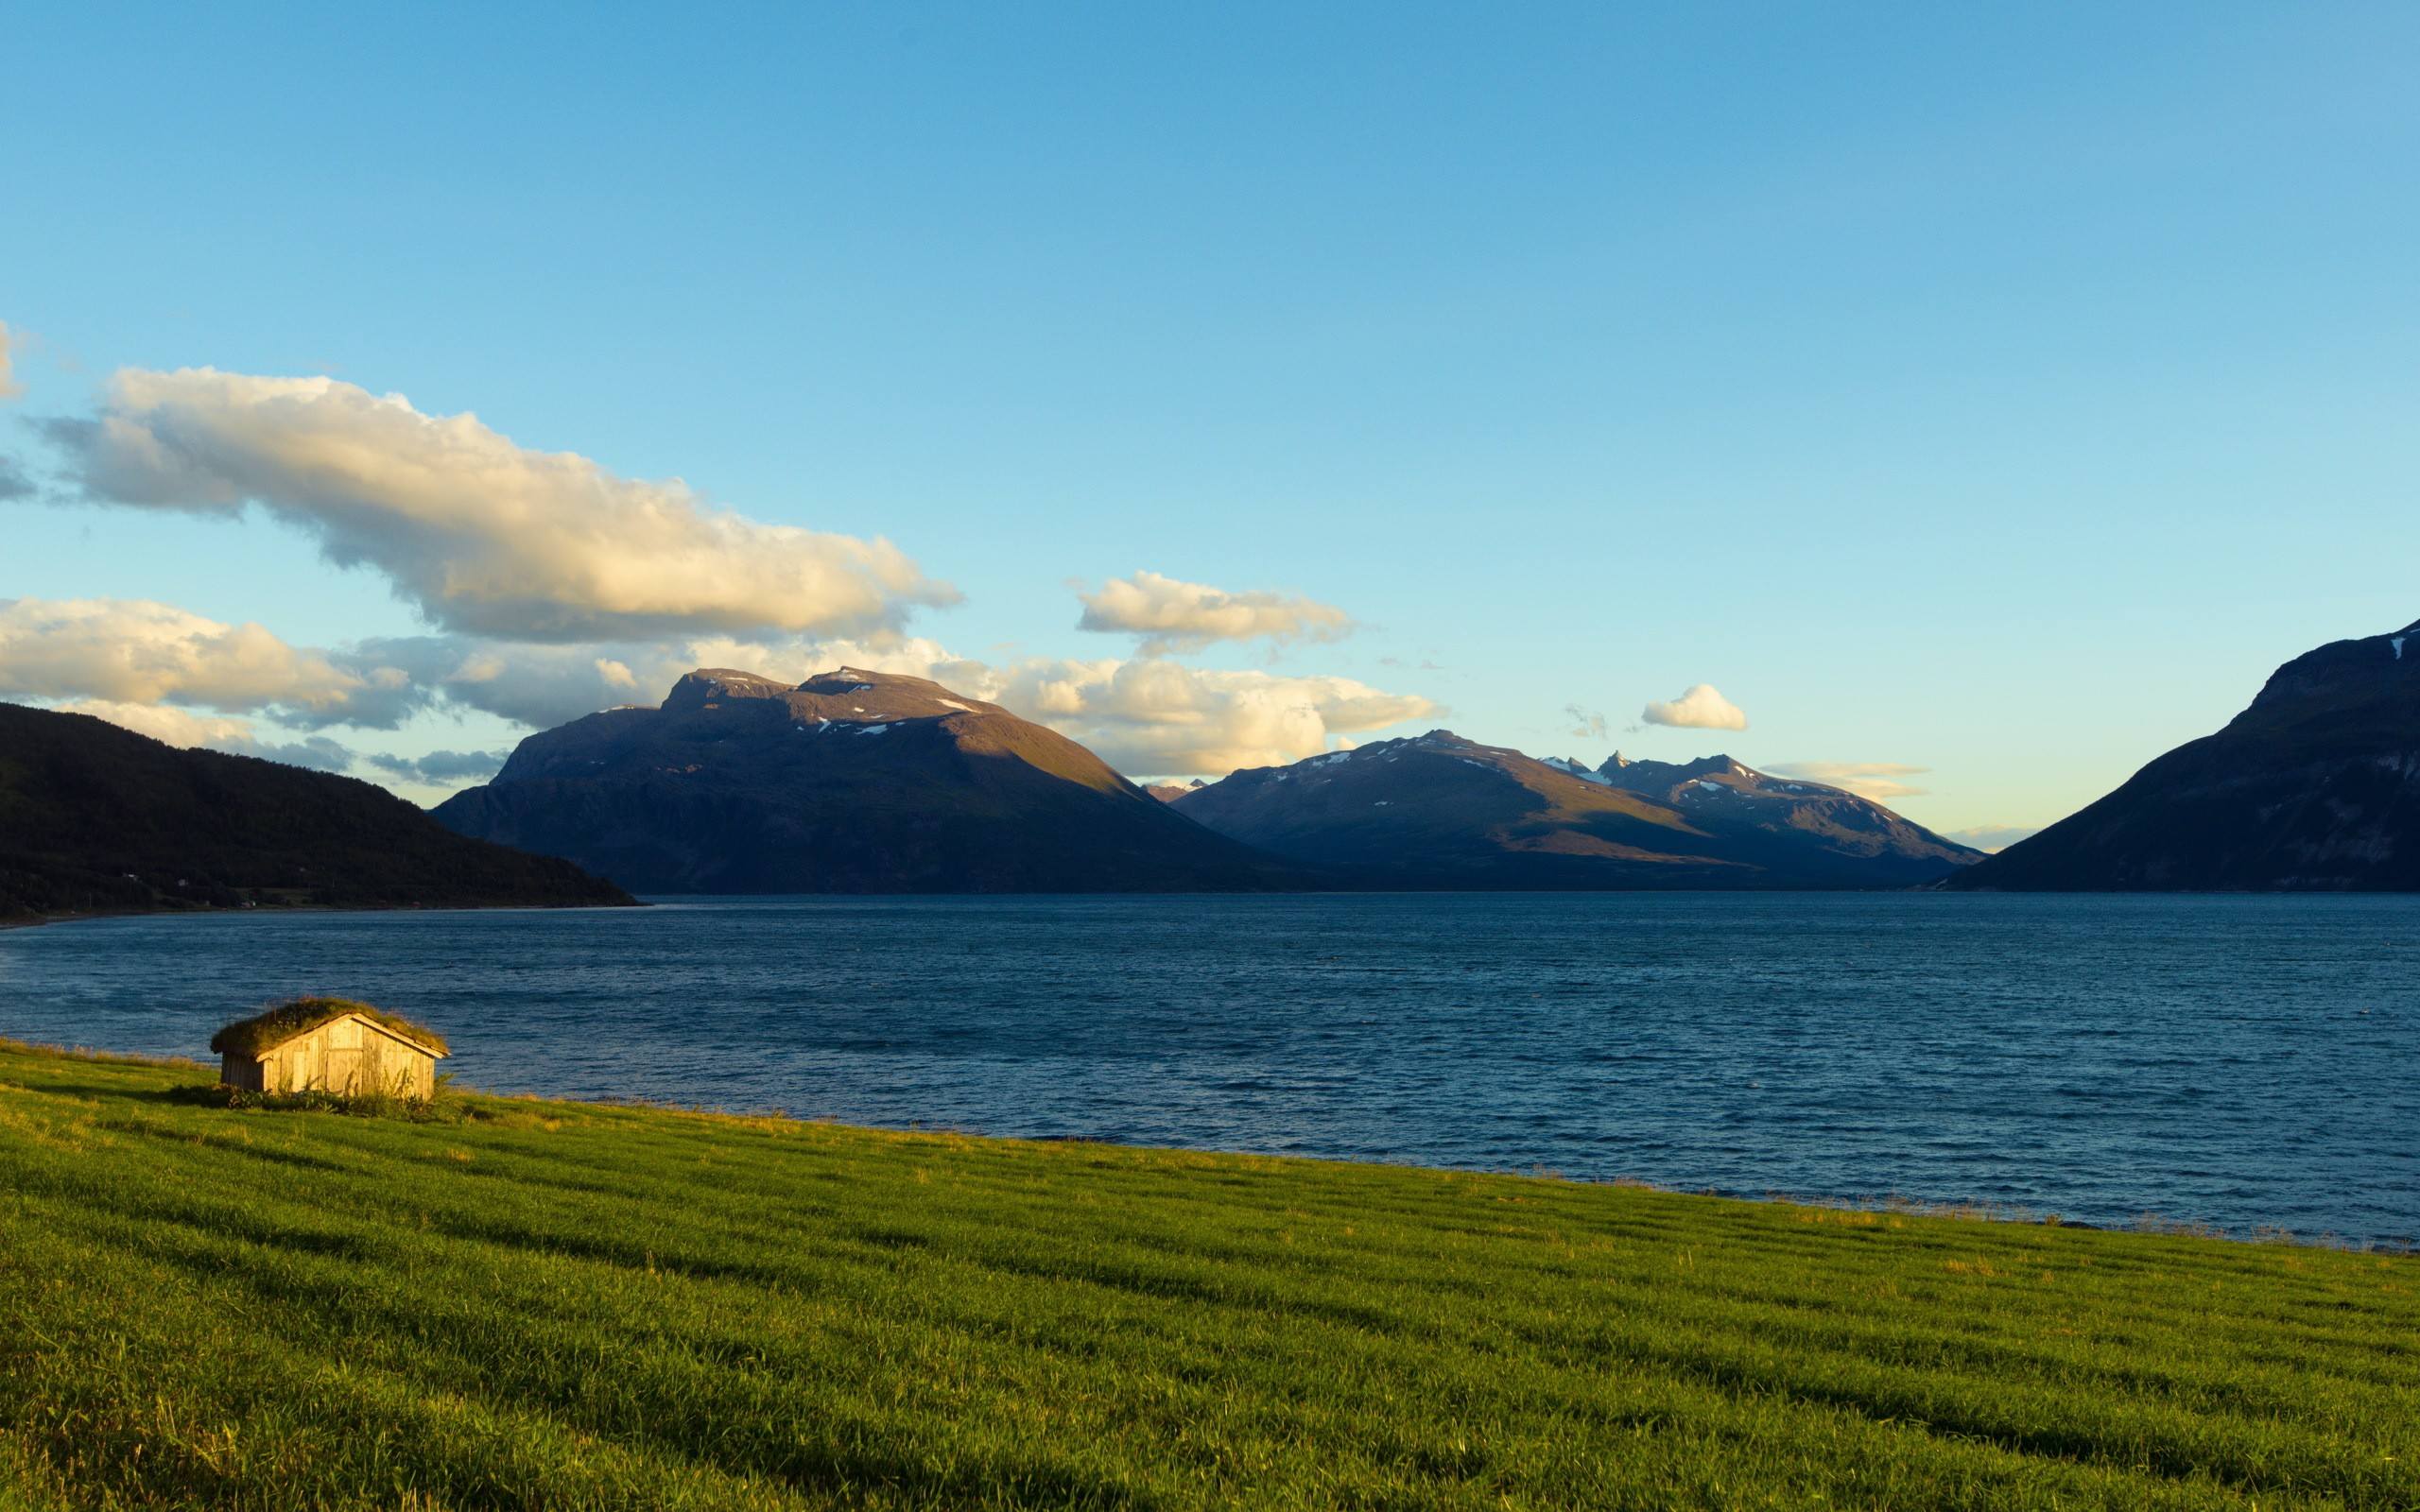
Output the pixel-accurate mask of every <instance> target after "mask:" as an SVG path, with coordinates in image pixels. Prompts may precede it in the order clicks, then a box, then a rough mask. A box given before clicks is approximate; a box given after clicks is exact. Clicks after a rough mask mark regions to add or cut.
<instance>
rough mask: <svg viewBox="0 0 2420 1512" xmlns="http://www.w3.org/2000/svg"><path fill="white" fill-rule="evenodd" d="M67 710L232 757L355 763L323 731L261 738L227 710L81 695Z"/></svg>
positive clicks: (322, 768) (319, 767)
mask: <svg viewBox="0 0 2420 1512" xmlns="http://www.w3.org/2000/svg"><path fill="white" fill-rule="evenodd" d="M57 707H58V708H60V709H61V710H63V711H65V712H66V713H76V714H91V715H92V716H93V717H94V718H95V719H106V720H108V721H109V722H110V723H111V724H113V725H116V726H119V727H120V728H122V729H126V730H133V731H134V732H135V733H136V734H138V735H148V736H150V737H151V738H152V739H153V740H156V741H159V742H161V743H163V744H164V745H169V746H176V747H197V746H198V747H202V748H203V749H205V750H216V751H225V752H226V753H227V754H229V755H231V756H257V757H260V758H261V759H262V760H264V761H272V762H284V763H285V765H288V766H307V767H309V768H310V769H311V770H313V771H316V772H341V771H343V770H345V769H346V768H347V767H349V766H351V765H353V752H352V751H350V750H348V749H346V748H345V747H343V746H342V745H341V744H339V743H337V741H334V740H330V739H329V738H328V737H326V736H325V735H313V736H310V737H308V738H306V739H303V740H298V741H288V742H284V743H277V742H271V741H265V740H262V739H261V738H260V737H259V736H257V735H255V734H254V733H253V732H252V727H251V724H250V723H248V722H247V721H245V720H241V719H230V718H227V717H225V716H223V715H215V714H197V713H191V712H189V711H187V710H183V709H176V708H171V707H168V706H167V705H164V704H147V703H118V702H114V701H112V700H110V699H106V698H79V699H77V700H75V701H74V702H71V703H62V704H60V705H57Z"/></svg>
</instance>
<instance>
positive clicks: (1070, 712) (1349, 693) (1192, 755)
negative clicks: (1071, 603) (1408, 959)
mask: <svg viewBox="0 0 2420 1512" xmlns="http://www.w3.org/2000/svg"><path fill="white" fill-rule="evenodd" d="M972 691H976V692H977V693H978V694H979V695H980V696H983V697H985V698H988V699H990V700H992V701H993V702H995V703H998V704H1000V705H1002V706H1003V707H1005V708H1007V709H1010V710H1011V711H1013V712H1014V713H1020V714H1023V715H1025V716H1026V717H1027V718H1029V719H1033V720H1036V721H1039V722H1040V723H1043V724H1046V725H1048V726H1050V727H1051V728H1052V729H1054V730H1058V731H1059V732H1060V733H1061V734H1063V735H1065V736H1067V737H1068V738H1070V739H1072V740H1076V741H1079V742H1080V743H1082V744H1083V745H1086V746H1089V747H1092V748H1093V750H1094V751H1096V752H1097V753H1098V754H1099V756H1100V758H1101V759H1102V760H1103V761H1106V762H1108V763H1109V764H1110V765H1112V766H1115V767H1116V768H1117V769H1118V770H1119V771H1121V772H1125V773H1127V774H1129V775H1132V776H1151V777H1159V776H1196V775H1199V776H1209V777H1219V776H1224V775H1225V774H1226V773H1228V772H1231V771H1234V770H1235V769H1236V768H1237V767H1241V766H1274V765H1282V764H1284V763H1287V762H1293V761H1300V760H1301V759H1302V758H1304V757H1305V756H1316V755H1318V754H1319V753H1320V752H1322V751H1323V750H1328V749H1331V748H1333V747H1334V742H1335V737H1338V736H1340V735H1345V734H1359V733H1365V732H1367V731H1370V730H1383V729H1385V728H1386V727H1388V726H1390V725H1395V724H1400V723H1402V722H1403V721H1405V720H1407V719H1418V718H1423V717H1425V716H1426V715H1429V714H1432V713H1436V712H1437V707H1436V705H1434V704H1432V703H1430V702H1429V701H1428V700H1427V699H1426V698H1423V697H1419V696H1415V695H1409V694H1392V693H1386V692H1382V691H1381V690H1379V689H1376V688H1373V687H1370V686H1368V685H1367V684H1364V683H1360V682H1356V681H1354V680H1352V679H1349V678H1326V677H1280V676H1277V675H1275V674H1272V673H1267V672H1213V671H1202V670H1200V669H1198V668H1194V667H1186V666H1180V665H1178V664H1177V663H1175V662H1164V661H1159V660H1156V659H1148V658H1147V659H1143V660H1139V661H1132V662H1121V661H1103V662H1022V663H1019V664H1017V665H1014V666H1011V667H1009V668H1005V669H1003V670H1001V671H1000V672H998V673H996V674H994V683H993V685H992V686H991V687H989V688H981V689H976V690H972Z"/></svg>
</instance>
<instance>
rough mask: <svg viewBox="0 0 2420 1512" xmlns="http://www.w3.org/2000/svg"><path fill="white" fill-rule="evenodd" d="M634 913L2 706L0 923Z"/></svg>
mask: <svg viewBox="0 0 2420 1512" xmlns="http://www.w3.org/2000/svg"><path fill="white" fill-rule="evenodd" d="M631 902H634V900H633V899H631V897H630V895H629V894H627V893H626V892H624V891H623V890H622V889H621V888H619V887H616V886H614V885H612V884H610V883H607V882H604V881H602V880H600V879H598V878H596V877H593V876H589V875H587V874H586V873H584V872H582V871H580V870H579V868H575V867H573V866H572V865H570V864H569V863H567V862H563V861H561V860H557V859H553V858H550V857H544V856H536V855H530V854H527V853H526V852H522V851H512V850H509V849H507V848H505V847H502V846H496V845H490V844H486V843H484V842H481V841H477V840H473V839H466V838H464V837H462V836H460V835H458V834H456V833H452V832H450V831H449V830H447V829H445V828H444V827H443V826H441V825H440V824H438V823H437V822H436V820H434V819H433V818H431V817H430V816H428V815H427V814H425V813H423V811H422V810H420V809H419V808H417V807H415V806H414V805H412V804H411V803H408V802H406V800H404V799H400V798H397V797H396V796H395V795H393V794H392V793H389V792H388V791H387V790H386V789H385V788H383V787H379V786H377V785H375V784H373V783H370V782H360V781H358V780H356V779H354V778H350V777H338V776H335V775H332V774H330V773H326V772H313V771H305V770H303V769H302V767H299V766H288V765H284V764H282V763H278V762H271V761H263V760H261V759H259V758H257V757H252V756H234V755H229V754H226V753H223V752H220V751H212V750H181V749H178V748H176V747H171V746H167V745H164V744H163V743H162V742H160V741H157V740H154V739H152V738H151V737H149V736H147V735H142V734H137V733H136V732H134V731H133V730H126V729H122V728H120V727H119V726H116V725H113V724H111V723H109V722H108V721H106V720H101V719H96V718H94V717H93V716H91V715H89V714H79V713H65V712H62V711H60V710H53V709H33V708H27V707H26V706H24V705H21V704H9V703H0V915H9V916H16V917H26V916H34V917H40V916H45V915H69V914H89V913H147V912H161V911H176V910H187V909H203V908H245V907H263V906H268V907H275V906H299V907H315V908H392V907H512V906H522V907H531V906H597V905H605V904H629V903H631Z"/></svg>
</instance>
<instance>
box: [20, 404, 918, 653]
mask: <svg viewBox="0 0 2420 1512" xmlns="http://www.w3.org/2000/svg"><path fill="white" fill-rule="evenodd" d="M44 429H45V431H46V432H47V434H49V435H50V437H51V438H53V439H54V440H55V441H56V442H58V443H59V444H60V445H61V446H62V447H63V448H64V449H65V450H66V451H67V452H68V454H69V455H70V457H71V459H72V461H73V464H74V466H75V469H76V472H77V473H78V476H79V478H80V481H81V484H82V487H83V490H84V491H85V494H86V495H87V497H89V498H92V499H94V500H97V501H101V502H108V503H116V504H124V505H131V506H138V507H154V508H173V509H185V510H192V511H196V512H199V513H205V514H236V513H240V512H241V511H242V510H243V509H244V507H246V506H247V504H249V503H257V504H258V505H260V506H261V507H263V508H265V509H267V510H268V512H269V513H270V514H271V515H273V516H275V517H276V518H278V519H280V520H283V521H285V522H286V523H288V524H293V525H296V526H298V527H300V528H302V529H303V530H306V531H308V532H310V533H311V534H313V535H315V536H316V537H318V539H319V541H320V551H321V553H322V554H323V555H324V556H325V557H326V558H328V560H330V561H331V562H334V563H336V564H337V565H338V566H343V567H351V566H355V565H368V566H371V567H373V568H375V569H377V570H378V571H379V572H381V573H384V574H385V575H386V576H388V577H389V579H390V580H391V581H392V582H393V584H394V587H395V589H396V592H397V593H399V594H401V595H402V596H403V597H404V598H406V600H408V601H409V602H411V603H413V604H414V605H416V606H418V608H419V609H420V610H421V611H422V612H423V613H424V614H425V615H427V616H428V618H429V619H430V620H431V621H432V622H434V623H435V624H437V625H439V626H440V627H444V628H447V629H452V630H457V631H462V632H468V633H472V634H479V635H493V636H500V637H507V638H512V639H520V640H529V641H575V640H584V639H585V640H605V639H613V638H615V637H648V636H657V635H667V634H678V633H682V632H684V631H685V632H688V633H692V634H696V633H712V632H722V633H735V632H747V631H753V630H765V629H770V630H775V631H787V632H793V633H796V632H814V633H826V634H830V633H847V634H859V633H864V632H866V631H869V630H874V629H878V628H883V627H892V626H895V625H896V624H897V623H898V622H899V621H900V620H901V619H902V618H903V617H904V616H905V615H906V614H907V612H908V610H910V609H911V608H912V607H913V606H915V605H918V604H942V603H949V602H954V601H955V600H956V598H957V596H958V595H957V592H956V591H955V590H954V589H952V588H950V587H949V586H948V585H947V584H944V583H939V582H935V581H933V580H932V579H930V578H927V577H926V576H925V575H924V574H923V573H922V572H921V571H920V570H919V569H918V568H917V566H916V564H915V563H914V562H913V561H912V560H910V559H909V558H908V557H907V556H906V555H905V554H904V553H902V552H901V551H900V550H899V549H898V548H897V547H895V546H893V545H891V544H890V542H889V541H881V540H874V541H863V540H858V539H856V538H855V537H850V536H841V535H830V534H822V533H819V532H815V531H809V530H804V529H800V528H798V527H796V526H791V525H771V524H759V523H757V522H755V521H752V520H749V519H745V518H743V517H741V516H739V515H737V514H734V513H730V512H727V511H723V510H718V509H715V508H711V507H708V506H707V505H705V504H704V502H703V501H701V500H700V498H699V497H698V496H697V494H696V493H695V492H693V491H692V490H690V488H689V487H688V485H686V484H685V483H683V482H682V481H681V480H679V479H678V478H671V479H665V480H660V481H648V480H642V479H631V478H624V477H620V476H617V475H616V474H614V473H613V472H608V471H607V470H606V469H605V468H603V467H601V466H599V465H598V464H597V463H596V462H594V461H591V460H590V459H588V458H587V457H584V456H580V455H577V454H575V453H570V452H537V451H530V450H527V449H526V448H523V447H520V446H517V445H515V444H513V442H512V441H511V440H510V439H509V438H506V437H504V436H501V435H499V434H497V433H496V432H495V431H493V430H491V429H489V428H488V427H487V426H486V425H484V424H482V423H481V422H480V421H479V420H478V418H477V417H476V416H474V415H471V414H467V413H465V414H460V415H450V416H438V415H423V414H422V413H421V412H420V411H419V410H417V409H414V408H413V407H412V405H411V404H410V403H409V402H408V401H406V399H405V398H404V397H403V396H402V395H400V394H388V395H384V396H380V395H376V394H372V393H370V392H369V391H367V390H366V389H362V388H359V387H354V385H352V384H346V383H338V382H337V381H336V380H334V379H331V378H324V377H320V378H270V377H253V376H248V375H246V374H242V373H229V372H220V371H218V370H216V369H210V368H199V369H180V370H178V371H175V372H154V371H147V370H145V369H123V370H121V371H120V372H119V373H118V374H117V375H116V376H115V377H114V378H113V379H112V381H111V384H110V387H109V390H108V393H107V397H106V401H105V404H104V406H103V409H102V412H101V414H100V416H99V417H98V418H97V419H95V420H74V421H51V422H49V423H48V424H47V425H46V426H45V427H44Z"/></svg>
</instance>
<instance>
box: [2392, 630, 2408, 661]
mask: <svg viewBox="0 0 2420 1512" xmlns="http://www.w3.org/2000/svg"><path fill="white" fill-rule="evenodd" d="M2410 639H2411V637H2410V636H2406V635H2398V636H2396V637H2395V638H2394V659H2395V660H2396V661H2397V662H2400V661H2402V660H2403V643H2404V642H2405V641H2407V640H2410Z"/></svg>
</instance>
